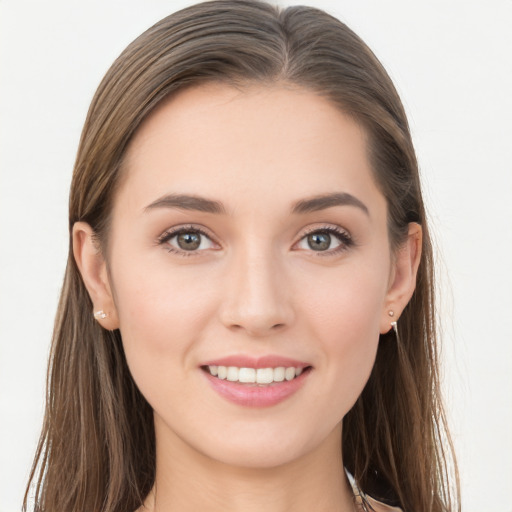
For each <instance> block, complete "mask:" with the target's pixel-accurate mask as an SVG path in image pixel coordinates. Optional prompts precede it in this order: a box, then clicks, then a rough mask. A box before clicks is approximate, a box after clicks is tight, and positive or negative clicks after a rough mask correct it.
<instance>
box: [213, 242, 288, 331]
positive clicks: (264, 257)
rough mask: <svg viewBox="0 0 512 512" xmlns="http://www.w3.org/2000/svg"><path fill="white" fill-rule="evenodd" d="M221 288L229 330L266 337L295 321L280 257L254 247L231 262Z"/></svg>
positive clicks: (223, 317) (224, 319)
mask: <svg viewBox="0 0 512 512" xmlns="http://www.w3.org/2000/svg"><path fill="white" fill-rule="evenodd" d="M230 263H231V264H230V266H229V269H228V270H227V272H226V273H227V277H226V280H225V282H224V284H225V288H224V291H223V292H222V296H223V300H222V304H221V307H220V319H221V322H222V323H223V324H224V325H225V326H226V327H227V328H228V329H230V330H234V331H236V330H240V331H244V332H245V333H246V334H248V335H250V336H252V337H264V336H268V335H270V334H271V333H274V332H276V331H279V330H283V329H285V328H286V327H287V326H289V325H290V324H291V323H292V322H293V318H294V310H293V307H292V303H291V290H290V287H289V283H287V279H286V276H285V274H284V272H283V269H282V268H280V267H281V265H280V263H279V261H278V258H277V257H276V256H275V255H274V254H272V253H271V252H270V251H269V252H268V253H267V254H264V253H263V251H262V250H258V249H257V248H254V249H253V250H249V249H247V250H245V251H243V252H242V253H241V254H239V255H238V256H237V257H234V258H233V260H232V261H231V262H230Z"/></svg>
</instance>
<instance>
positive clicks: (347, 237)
mask: <svg viewBox="0 0 512 512" xmlns="http://www.w3.org/2000/svg"><path fill="white" fill-rule="evenodd" d="M313 233H328V234H330V235H334V236H335V237H336V238H337V239H338V241H339V242H340V245H339V246H338V247H335V248H334V249H327V250H326V251H315V250H313V249H310V250H307V249H299V250H304V251H305V252H311V253H314V255H315V256H320V257H322V256H334V255H338V254H339V253H341V252H344V251H346V250H347V249H349V248H350V247H352V246H354V245H355V242H354V239H353V237H352V235H351V233H350V232H349V231H348V230H347V229H345V228H342V227H340V226H337V225H332V224H323V225H318V226H311V227H309V228H307V229H306V230H305V231H304V232H303V233H302V234H301V236H300V238H299V239H298V240H297V242H295V244H294V245H293V247H296V246H297V245H298V244H299V243H300V242H302V240H304V238H306V237H307V236H309V235H311V234H313Z"/></svg>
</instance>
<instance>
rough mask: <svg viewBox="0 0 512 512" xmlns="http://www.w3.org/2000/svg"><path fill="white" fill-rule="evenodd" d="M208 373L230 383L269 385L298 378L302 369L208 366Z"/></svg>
mask: <svg viewBox="0 0 512 512" xmlns="http://www.w3.org/2000/svg"><path fill="white" fill-rule="evenodd" d="M208 370H209V372H210V373H211V374H212V375H213V376H214V377H218V378H219V379H226V380H229V381H230V382H243V383H248V384H271V383H272V382H283V381H284V380H292V379H294V378H295V377H298V376H299V375H300V374H301V373H302V371H303V368H295V367H293V366H290V367H288V368H285V367H284V366H279V367H277V368H258V369H256V368H238V367H236V366H215V365H211V366H208Z"/></svg>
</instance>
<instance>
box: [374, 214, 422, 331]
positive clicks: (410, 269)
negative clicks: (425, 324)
mask: <svg viewBox="0 0 512 512" xmlns="http://www.w3.org/2000/svg"><path fill="white" fill-rule="evenodd" d="M421 246H422V231H421V226H420V225H419V224H416V223H415V222H411V223H410V224H409V233H408V235H407V240H406V241H405V242H404V243H403V244H402V245H401V246H400V247H399V248H398V250H397V252H396V254H395V256H394V261H393V263H392V265H393V268H392V271H391V278H390V282H389V288H388V292H387V294H386V300H385V305H384V310H383V311H382V318H381V327H380V332H381V334H384V333H386V332H388V331H389V330H390V329H391V322H396V321H398V318H399V317H400V315H401V314H402V311H403V310H404V308H405V306H407V303H408V302H409V300H411V297H412V294H413V293H414V289H415V288H416V274H417V273H418V267H419V264H420V259H421Z"/></svg>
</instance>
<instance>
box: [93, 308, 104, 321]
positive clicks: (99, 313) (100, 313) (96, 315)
mask: <svg viewBox="0 0 512 512" xmlns="http://www.w3.org/2000/svg"><path fill="white" fill-rule="evenodd" d="M94 318H96V320H99V319H103V318H107V314H106V313H105V311H103V309H100V310H99V311H96V312H95V313H94Z"/></svg>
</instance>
